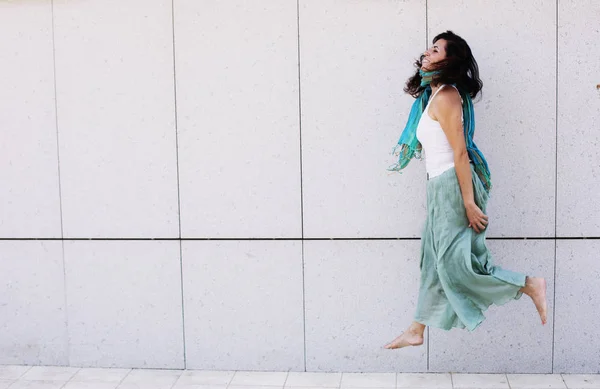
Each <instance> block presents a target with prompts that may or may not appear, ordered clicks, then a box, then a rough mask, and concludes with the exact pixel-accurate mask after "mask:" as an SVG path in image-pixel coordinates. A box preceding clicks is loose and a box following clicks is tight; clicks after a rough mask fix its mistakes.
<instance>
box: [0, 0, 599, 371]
mask: <svg viewBox="0 0 600 389" xmlns="http://www.w3.org/2000/svg"><path fill="white" fill-rule="evenodd" d="M598 20H600V3H599V2H597V1H593V0H585V1H584V0H577V1H575V0H570V1H569V0H560V1H558V3H557V0H554V1H552V0H535V1H522V2H516V1H512V2H507V1H501V0H489V1H481V0H428V1H424V0H404V1H400V0H261V1H260V2H250V1H242V0H227V1H216V0H203V1H192V0H174V1H171V0H111V1H109V0H88V1H68V0H54V1H50V0H46V1H44V0H35V1H34V0H21V1H3V2H0V86H1V87H0V107H1V108H0V134H1V139H0V164H1V165H0V166H1V169H0V182H1V185H0V209H1V215H0V237H1V240H0V323H1V327H0V364H43V365H71V366H102V367H116V366H118V367H152V368H184V367H187V368H189V369H235V370H292V371H304V370H306V371H346V372H350V371H363V372H367V371H372V372H385V371H415V372H417V371H419V372H420V371H462V372H532V373H545V372H555V373H558V372H591V373H599V372H600V354H599V352H598V350H600V329H599V327H598V326H597V324H596V321H597V318H598V317H599V316H600V306H599V305H598V304H597V301H598V299H600V288H599V287H598V279H599V278H600V261H598V254H597V253H598V251H599V250H600V241H599V239H600V201H599V200H598V191H599V190H600V183H599V179H600V151H599V150H600V148H599V147H598V146H599V145H600V124H599V123H600V92H599V91H598V90H597V88H596V84H598V83H600V62H599V61H598V58H599V54H600V51H599V49H598V47H597V46H598V42H599V41H600V31H599V30H598ZM446 29H452V30H453V31H454V32H456V33H458V34H459V35H462V36H463V37H464V38H465V39H466V40H467V41H468V42H469V43H470V45H471V47H472V49H473V51H474V54H475V56H476V59H477V60H478V62H479V65H480V69H481V78H482V80H483V81H484V89H483V98H482V99H481V100H480V101H479V102H478V103H477V104H476V106H475V107H476V114H477V132H476V138H475V139H476V141H477V143H478V145H479V146H480V148H481V149H482V150H483V151H484V152H485V154H486V156H487V158H488V162H489V163H490V165H491V169H492V174H493V181H494V185H495V188H494V190H493V193H492V199H491V203H490V206H489V210H488V211H489V215H490V220H491V223H490V227H489V231H488V237H489V238H490V240H489V247H490V249H491V250H492V252H493V253H494V256H495V258H496V263H497V264H499V265H501V266H505V267H508V268H511V269H514V270H517V271H522V272H525V273H527V274H532V275H541V276H544V277H546V278H547V279H548V281H549V295H548V296H549V300H550V312H551V315H550V320H549V323H548V324H547V325H546V326H544V327H542V326H541V325H540V324H539V319H538V317H537V313H536V311H535V308H534V306H533V304H532V303H531V301H530V300H529V299H528V298H526V297H525V298H523V299H521V300H518V301H515V302H512V303H510V304H508V305H505V306H502V307H492V308H491V309H490V310H489V311H488V312H486V316H487V318H488V319H487V320H486V322H485V323H484V324H483V325H482V326H481V327H480V328H479V329H478V330H477V331H476V332H474V333H472V334H469V333H467V332H464V331H461V330H453V331H452V332H449V333H448V332H445V331H443V330H437V329H433V328H432V329H430V330H429V331H428V332H427V337H426V342H427V346H426V347H420V348H413V349H405V350H403V351H400V352H399V351H397V350H396V351H390V350H385V349H383V345H384V344H385V343H386V342H387V341H389V340H391V339H393V338H394V337H395V336H397V335H398V334H399V333H400V332H401V331H402V330H403V329H404V328H405V327H406V326H407V325H408V324H409V323H410V321H411V319H412V314H413V312H414V308H415V304H416V298H417V291H418V261H417V258H418V252H419V236H420V230H421V227H422V224H423V221H424V217H425V177H424V173H425V166H424V163H422V162H412V163H411V166H410V167H409V168H408V169H407V170H406V171H405V173H403V174H402V175H390V174H388V172H387V171H386V170H385V168H386V167H387V166H388V165H390V164H391V163H392V162H393V158H392V157H391V156H390V155H389V151H390V150H391V148H392V146H393V145H394V144H395V142H396V141H397V139H398V137H399V135H400V132H401V130H402V128H403V126H404V123H405V120H406V118H407V115H408V112H409V109H410V104H411V102H412V99H411V98H410V97H409V96H407V95H404V94H403V93H402V87H403V85H404V82H405V81H406V79H407V78H408V77H409V76H410V74H411V73H412V71H413V68H412V63H413V61H414V59H415V58H416V57H417V56H418V55H419V54H420V53H421V52H422V51H423V50H424V49H425V48H426V47H427V45H428V42H430V41H431V39H432V38H433V36H435V35H436V34H437V33H439V32H441V31H444V30H446ZM582 238H586V239H582Z"/></svg>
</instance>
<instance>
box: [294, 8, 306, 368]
mask: <svg viewBox="0 0 600 389" xmlns="http://www.w3.org/2000/svg"><path fill="white" fill-rule="evenodd" d="M296 29H297V33H298V37H297V45H298V52H297V55H298V133H299V142H300V145H299V146H300V234H301V237H302V239H301V240H300V245H301V260H302V327H303V328H302V333H303V337H304V339H303V344H304V371H306V293H305V287H304V193H303V188H302V92H301V86H300V84H301V77H300V0H296Z"/></svg>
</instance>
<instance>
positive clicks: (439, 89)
mask: <svg viewBox="0 0 600 389" xmlns="http://www.w3.org/2000/svg"><path fill="white" fill-rule="evenodd" d="M445 86H446V84H442V85H441V86H440V87H439V88H438V90H436V91H435V93H434V94H433V96H431V97H430V98H429V101H431V100H433V98H434V97H435V95H437V94H438V92H439V91H441V90H442V89H443V88H444V87H445Z"/></svg>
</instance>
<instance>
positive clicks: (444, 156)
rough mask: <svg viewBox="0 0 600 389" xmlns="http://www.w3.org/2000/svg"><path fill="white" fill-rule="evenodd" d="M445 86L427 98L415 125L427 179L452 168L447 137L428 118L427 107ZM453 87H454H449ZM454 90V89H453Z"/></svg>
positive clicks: (452, 163)
mask: <svg viewBox="0 0 600 389" xmlns="http://www.w3.org/2000/svg"><path fill="white" fill-rule="evenodd" d="M445 86H446V85H442V86H440V87H439V88H438V90H437V91H435V93H434V94H433V96H431V98H429V103H427V106H426V107H425V110H423V114H422V115H421V119H420V120H419V124H418V125H417V133H416V135H417V139H418V140H419V142H420V143H421V145H422V146H423V150H424V151H425V167H426V169H427V174H428V175H429V178H432V177H435V176H439V175H440V174H442V173H443V172H445V171H446V170H448V169H450V168H451V167H453V166H454V151H453V150H452V147H451V146H450V142H448V137H446V134H445V133H444V130H443V129H442V126H440V122H438V121H437V120H433V119H432V118H431V116H429V105H430V104H431V102H432V101H433V98H434V97H435V95H437V93H438V92H439V91H441V90H442V88H444V87H445ZM451 86H453V87H454V85H451ZM454 88H455V89H456V87H454ZM457 90H458V89H457Z"/></svg>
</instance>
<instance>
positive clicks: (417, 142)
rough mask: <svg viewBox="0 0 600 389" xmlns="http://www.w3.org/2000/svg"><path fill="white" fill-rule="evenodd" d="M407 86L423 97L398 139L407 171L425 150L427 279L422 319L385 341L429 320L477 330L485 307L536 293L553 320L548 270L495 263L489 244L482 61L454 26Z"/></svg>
mask: <svg viewBox="0 0 600 389" xmlns="http://www.w3.org/2000/svg"><path fill="white" fill-rule="evenodd" d="M416 66H417V68H418V71H417V73H416V74H415V75H414V76H413V77H411V78H410V79H409V80H408V82H407V84H406V88H405V89H404V90H405V92H407V93H409V94H410V95H412V96H413V97H415V98H416V101H415V103H414V104H413V107H412V110H411V112H410V117H409V119H408V123H407V125H406V128H405V129H404V131H403V132H402V136H401V137H400V141H399V142H398V145H397V146H396V150H398V153H397V154H398V155H399V161H398V163H397V164H396V165H394V166H392V167H391V168H390V169H389V170H393V171H399V170H401V169H403V168H404V167H406V165H407V164H408V162H409V161H410V160H411V158H413V157H416V158H420V154H421V151H422V150H424V151H425V165H426V168H427V219H426V221H425V227H424V229H423V235H422V237H421V260H420V265H419V266H420V269H421V285H420V288H419V299H418V302H417V309H416V312H415V315H414V321H413V322H412V323H411V325H410V326H409V327H408V329H407V330H406V331H404V332H403V333H402V334H401V335H400V336H398V337H397V338H396V339H394V340H393V341H392V342H391V343H389V344H387V345H386V346H385V348H388V349H394V348H400V347H405V346H417V345H420V344H422V343H423V331H424V330H425V326H433V327H437V328H442V329H445V330H450V329H451V328H453V327H456V328H466V329H467V330H469V331H473V330H474V329H475V328H477V327H478V326H479V325H480V324H481V322H482V321H483V320H484V319H485V317H484V315H483V311H484V310H486V309H487V308H488V307H489V306H490V305H492V304H496V305H501V304H504V303H506V302H508V301H510V300H516V299H519V298H520V297H521V296H522V294H523V293H525V294H526V295H528V296H530V297H531V299H532V300H533V303H534V304H535V307H536V308H537V311H538V313H539V315H540V318H541V321H542V324H546V282H545V280H544V279H543V278H538V277H529V276H526V275H525V274H521V273H517V272H513V271H510V270H506V269H502V268H500V267H499V266H495V265H494V264H493V261H492V258H491V255H490V253H489V251H488V250H487V248H486V245H485V229H486V226H487V224H488V217H487V216H486V215H485V210H486V204H487V201H488V196H489V191H490V189H491V181H490V172H489V170H488V165H487V162H486V160H485V158H484V156H483V154H482V153H481V151H480V150H479V149H478V148H477V146H476V145H475V143H473V131H474V129H475V120H474V116H473V105H472V100H471V99H472V98H474V97H475V96H476V95H477V94H478V93H479V91H480V90H481V87H482V83H481V80H480V79H479V71H478V67H477V62H476V61H475V58H473V55H472V53H471V49H470V48H469V46H468V45H467V43H466V42H465V41H464V40H463V39H462V38H461V37H459V36H457V35H455V34H454V33H452V32H451V31H446V32H445V33H442V34H440V35H438V36H436V37H435V38H434V39H433V47H431V48H429V49H428V50H427V51H426V52H425V53H424V54H423V55H422V56H421V59H420V61H417V63H416Z"/></svg>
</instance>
